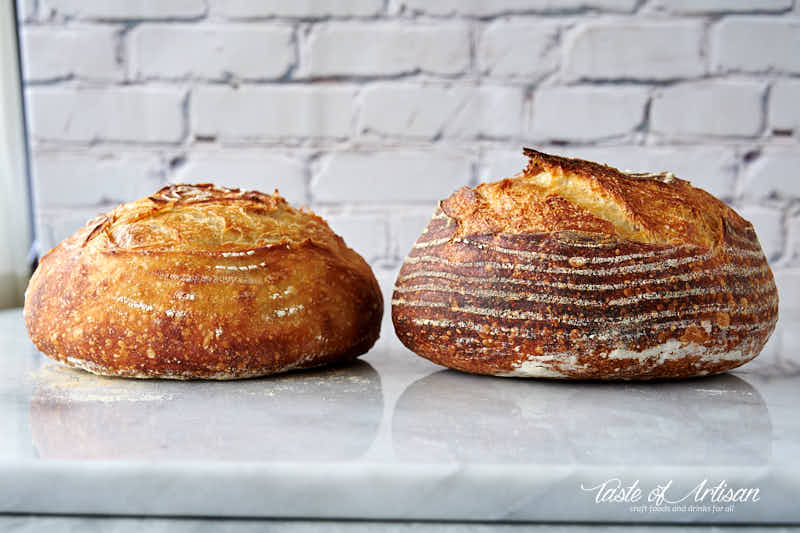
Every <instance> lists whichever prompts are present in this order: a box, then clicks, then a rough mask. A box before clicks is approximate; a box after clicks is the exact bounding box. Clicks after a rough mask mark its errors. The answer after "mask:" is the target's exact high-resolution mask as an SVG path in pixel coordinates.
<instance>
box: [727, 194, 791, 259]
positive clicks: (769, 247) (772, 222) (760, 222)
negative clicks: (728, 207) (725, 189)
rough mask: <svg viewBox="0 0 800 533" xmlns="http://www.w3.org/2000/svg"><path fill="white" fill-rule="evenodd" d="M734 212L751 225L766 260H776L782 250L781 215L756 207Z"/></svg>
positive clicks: (775, 210)
mask: <svg viewBox="0 0 800 533" xmlns="http://www.w3.org/2000/svg"><path fill="white" fill-rule="evenodd" d="M736 211H737V212H738V213H739V214H740V215H741V216H742V217H744V218H745V219H746V220H748V221H749V222H750V223H751V224H753V228H754V229H755V230H756V235H758V240H759V242H761V248H762V249H763V250H764V255H766V256H767V259H769V260H770V261H774V260H776V259H778V258H779V257H780V256H781V253H782V251H783V248H784V246H783V244H784V234H783V214H782V213H781V212H780V211H778V210H777V209H770V208H767V207H761V206H757V205H744V206H741V207H739V208H737V209H736Z"/></svg>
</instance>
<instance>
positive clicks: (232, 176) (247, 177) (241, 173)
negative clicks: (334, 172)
mask: <svg viewBox="0 0 800 533" xmlns="http://www.w3.org/2000/svg"><path fill="white" fill-rule="evenodd" d="M170 181H171V182H183V183H206V182H211V183H216V184H217V185H222V186H223V187H235V188H239V189H245V190H251V191H253V190H255V191H261V192H265V193H272V192H273V191H274V190H275V189H278V190H279V191H280V194H281V196H283V197H284V198H286V200H287V201H288V202H289V203H291V204H292V205H294V206H295V207H300V206H301V205H304V204H306V203H307V194H306V178H305V165H304V164H303V163H302V162H301V161H299V160H298V159H295V158H291V157H287V156H285V155H281V154H268V153H263V152H260V151H253V150H247V151H244V150H231V149H226V150H224V151H215V152H192V153H190V154H189V155H188V156H187V158H186V162H185V163H184V164H183V165H181V166H180V167H178V169H177V170H176V171H175V172H173V173H172V175H171V176H170Z"/></svg>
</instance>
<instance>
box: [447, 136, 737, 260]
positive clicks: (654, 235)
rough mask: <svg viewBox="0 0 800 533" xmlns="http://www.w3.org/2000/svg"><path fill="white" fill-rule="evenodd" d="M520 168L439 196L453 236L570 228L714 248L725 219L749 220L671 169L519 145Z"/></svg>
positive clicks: (733, 221) (656, 241)
mask: <svg viewBox="0 0 800 533" xmlns="http://www.w3.org/2000/svg"><path fill="white" fill-rule="evenodd" d="M523 153H524V154H525V155H526V156H528V157H529V158H530V161H529V163H528V166H527V167H526V168H525V169H524V170H523V171H522V172H520V173H519V174H516V175H515V176H513V177H511V178H506V179H503V180H500V181H496V182H493V183H483V184H481V185H478V186H477V187H475V188H474V189H473V188H469V187H463V188H461V189H459V190H458V191H456V192H455V193H454V194H453V195H452V196H450V197H449V198H448V199H446V200H444V201H443V202H441V208H442V210H443V211H444V212H445V214H447V215H448V216H449V217H451V218H453V219H455V220H456V221H457V222H458V230H457V233H456V237H463V236H466V235H476V234H487V233H488V234H496V233H506V234H521V233H549V232H556V231H576V232H586V233H592V234H603V235H607V236H610V237H615V238H618V239H622V240H629V241H635V242H642V243H649V244H662V245H674V244H695V245H698V246H702V247H704V248H709V249H710V248H714V247H716V246H717V245H719V244H720V243H721V242H722V240H723V232H724V231H725V228H724V224H725V222H724V220H725V221H727V223H728V224H734V225H736V226H740V225H741V226H749V223H748V222H747V221H745V220H744V219H742V218H741V217H740V216H738V215H737V214H736V213H735V212H734V211H733V210H732V209H730V208H729V207H728V206H726V205H725V204H724V203H722V202H721V201H720V200H718V199H717V198H715V197H714V196H712V195H711V194H709V193H707V192H706V191H704V190H702V189H698V188H696V187H693V186H692V185H691V183H689V182H688V181H685V180H682V179H678V178H676V177H674V176H673V175H672V174H671V173H654V174H647V173H626V172H623V171H620V170H618V169H616V168H613V167H610V166H608V165H602V164H599V163H594V162H591V161H584V160H582V159H571V158H567V157H560V156H555V155H550V154H545V153H542V152H538V151H536V150H533V149H530V148H525V149H523Z"/></svg>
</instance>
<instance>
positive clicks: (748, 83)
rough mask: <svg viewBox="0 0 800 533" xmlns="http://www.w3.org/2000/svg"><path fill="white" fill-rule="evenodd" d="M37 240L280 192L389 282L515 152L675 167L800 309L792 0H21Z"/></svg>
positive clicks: (799, 168) (502, 171) (798, 115)
mask: <svg viewBox="0 0 800 533" xmlns="http://www.w3.org/2000/svg"><path fill="white" fill-rule="evenodd" d="M18 8H19V18H20V25H21V34H22V43H23V59H24V76H25V83H26V98H27V105H28V109H29V123H30V124H29V126H30V135H31V147H32V153H33V172H34V188H35V191H34V192H35V208H36V215H35V216H36V223H37V229H38V234H39V241H40V245H41V247H42V250H47V249H48V248H50V247H52V246H54V245H55V244H56V243H57V242H58V241H60V240H61V239H62V238H64V237H66V236H67V235H69V234H70V233H72V232H73V231H74V230H75V229H76V228H77V227H78V226H79V225H81V224H83V222H84V221H85V220H86V219H88V218H90V217H91V216H93V215H94V214H96V213H97V212H98V211H100V210H103V209H106V208H108V207H111V206H113V205H114V204H116V203H118V202H123V201H128V200H133V199H135V198H138V197H140V196H143V195H145V194H148V193H150V192H151V191H153V190H154V189H156V188H157V187H159V186H160V185H162V184H164V183H167V182H175V181H186V182H200V181H208V180H213V181H215V182H217V183H220V184H225V185H232V186H240V187H245V188H255V189H261V190H268V191H271V190H272V189H274V188H276V187H277V188H279V189H280V191H281V193H282V194H283V195H284V196H286V197H287V198H288V199H289V200H290V201H291V202H293V203H295V204H307V205H309V206H311V207H312V208H313V209H314V210H315V211H317V212H319V213H320V214H322V215H323V216H325V217H326V218H328V220H329V222H330V223H331V225H332V227H333V228H334V229H335V230H336V231H337V232H339V233H341V234H342V235H343V236H344V237H345V239H346V240H347V242H348V243H349V244H350V245H351V246H352V247H354V248H355V249H356V250H358V251H359V252H361V253H362V255H364V256H365V257H366V258H367V259H368V260H369V261H370V262H371V263H372V264H373V266H374V267H375V268H376V270H377V271H378V274H379V276H381V277H387V278H391V277H392V275H393V272H394V271H395V269H396V268H397V267H398V266H399V264H400V262H401V261H402V258H403V257H404V256H405V254H406V252H407V251H408V249H409V248H410V246H411V244H412V242H413V241H414V240H415V239H416V237H417V236H418V234H419V232H420V231H421V229H422V228H423V226H424V225H425V223H426V222H427V219H428V217H429V216H430V214H431V212H432V210H433V208H434V206H435V203H436V201H437V200H438V199H440V198H443V197H445V196H447V195H448V194H449V193H450V192H452V191H453V190H454V189H456V188H457V187H459V186H461V185H464V184H476V183H478V182H479V181H482V180H486V179H496V178H500V177H503V176H507V175H510V174H512V173H514V172H516V171H518V170H519V169H520V168H521V167H522V166H523V165H524V161H523V159H522V157H521V155H520V149H521V147H522V146H523V145H528V146H533V147H537V148H540V149H543V150H550V151H554V152H556V153H564V154H571V155H578V156H582V157H585V158H588V159H594V160H598V161H602V162H607V163H610V164H613V165H615V166H620V167H622V168H626V169H630V170H672V171H674V172H675V173H676V174H677V175H678V176H680V177H683V178H688V179H690V180H691V181H692V182H694V183H695V184H696V185H698V186H701V187H704V188H706V189H708V190H709V191H711V192H712V193H714V194H716V195H718V196H719V197H721V198H723V199H725V200H726V201H728V202H729V203H731V204H732V205H733V206H735V207H736V209H737V210H739V212H740V213H741V214H742V215H744V216H745V217H746V218H748V219H749V220H751V221H752V222H753V223H754V225H755V226H756V229H757V232H758V235H759V237H760V239H761V242H762V244H763V246H764V248H765V250H766V252H767V254H768V256H769V258H770V259H771V263H772V266H773V269H774V270H775V272H776V274H777V276H778V279H779V284H780V289H781V298H782V301H783V303H786V302H787V301H788V302H791V301H793V302H797V301H800V289H798V287H800V0H753V1H747V0H560V1H559V0H484V1H481V0H460V1H459V0H253V1H247V0H169V1H160V0H128V1H125V0H19V2H18Z"/></svg>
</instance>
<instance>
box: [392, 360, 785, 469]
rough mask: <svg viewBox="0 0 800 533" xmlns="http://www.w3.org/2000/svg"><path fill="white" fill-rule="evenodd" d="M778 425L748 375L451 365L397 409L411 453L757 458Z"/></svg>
mask: <svg viewBox="0 0 800 533" xmlns="http://www.w3.org/2000/svg"><path fill="white" fill-rule="evenodd" d="M771 432H772V425H771V422H770V417H769V412H768V409H767V407H766V404H765V403H764V400H763V399H762V398H761V396H760V395H759V393H758V391H756V389H755V388H753V387H752V386H751V385H750V384H749V383H747V381H745V380H744V379H742V378H741V377H737V376H734V375H732V374H722V375H718V376H713V377H709V378H705V379H698V380H682V381H676V382H653V383H647V384H641V383H639V384H636V383H626V384H620V383H617V384H605V383H597V382H575V383H567V382H536V383H531V382H529V381H525V380H503V379H486V378H485V377H484V378H481V377H480V376H473V375H469V374H463V373H460V372H456V371H452V370H443V371H440V372H436V373H435V374H431V375H429V376H426V377H424V378H421V379H419V380H417V381H416V382H414V383H413V384H411V385H410V386H409V387H408V388H407V389H406V390H405V391H404V392H403V394H402V396H401V397H400V399H399V400H398V402H397V406H396V408H395V412H394V417H393V423H392V442H393V446H394V449H395V453H396V454H397V455H398V457H399V458H400V459H402V460H413V461H433V462H439V461H458V462H462V461H463V462H472V463H474V462H478V463H512V464H513V463H520V464H531V463H533V464H536V463H541V464H596V465H608V464H620V465H623V464H627V465H630V464H642V465H647V464H661V465H673V466H681V465H686V466H693V465H697V466H700V465H734V466H738V465H757V464H766V463H767V461H768V459H769V457H770V454H771V450H770V441H771V438H772V436H771Z"/></svg>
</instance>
